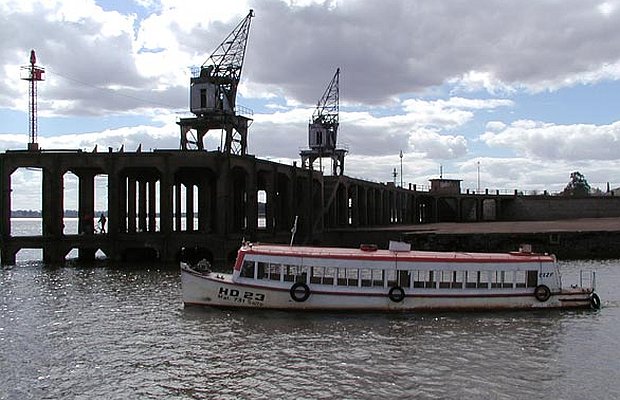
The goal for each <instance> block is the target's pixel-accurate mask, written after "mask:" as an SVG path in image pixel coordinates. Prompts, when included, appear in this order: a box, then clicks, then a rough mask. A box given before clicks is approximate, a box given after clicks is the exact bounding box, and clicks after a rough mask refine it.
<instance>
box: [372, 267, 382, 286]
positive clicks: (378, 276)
mask: <svg viewBox="0 0 620 400" xmlns="http://www.w3.org/2000/svg"><path fill="white" fill-rule="evenodd" d="M372 286H380V287H383V270H380V269H373V270H372Z"/></svg>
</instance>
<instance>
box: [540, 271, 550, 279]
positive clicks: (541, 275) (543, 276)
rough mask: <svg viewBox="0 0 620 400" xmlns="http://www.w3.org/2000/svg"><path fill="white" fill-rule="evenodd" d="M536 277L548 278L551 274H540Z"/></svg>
mask: <svg viewBox="0 0 620 400" xmlns="http://www.w3.org/2000/svg"><path fill="white" fill-rule="evenodd" d="M538 276H539V277H541V278H549V277H551V276H553V272H541V273H540V274H538Z"/></svg>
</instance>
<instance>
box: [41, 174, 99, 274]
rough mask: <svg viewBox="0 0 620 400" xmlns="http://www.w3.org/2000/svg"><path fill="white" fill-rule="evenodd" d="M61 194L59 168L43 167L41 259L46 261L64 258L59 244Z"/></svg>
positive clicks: (61, 217)
mask: <svg viewBox="0 0 620 400" xmlns="http://www.w3.org/2000/svg"><path fill="white" fill-rule="evenodd" d="M63 194H64V193H63V175H62V172H61V171H60V169H59V168H57V167H46V168H43V199H42V200H43V236H44V238H45V245H44V247H43V261H44V262H47V263H61V262H63V261H64V258H65V254H64V250H63V248H62V247H61V246H59V244H60V239H61V237H62V231H63V229H62V225H63V213H64V206H63ZM91 225H92V220H91ZM91 230H92V229H91Z"/></svg>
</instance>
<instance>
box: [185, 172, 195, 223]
mask: <svg viewBox="0 0 620 400" xmlns="http://www.w3.org/2000/svg"><path fill="white" fill-rule="evenodd" d="M185 230H186V231H188V232H191V231H193V230H194V184H193V183H188V184H186V185H185Z"/></svg>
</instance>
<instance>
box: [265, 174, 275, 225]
mask: <svg viewBox="0 0 620 400" xmlns="http://www.w3.org/2000/svg"><path fill="white" fill-rule="evenodd" d="M274 186H275V185H274V182H273V173H272V172H270V173H268V176H267V177H265V194H266V197H267V204H266V205H265V219H266V221H265V229H266V230H267V231H268V232H271V233H275V227H274V219H275V218H274V216H275V208H276V207H275V200H276V196H275V193H274V192H275V187H274Z"/></svg>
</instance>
